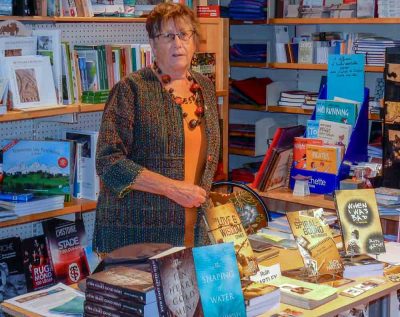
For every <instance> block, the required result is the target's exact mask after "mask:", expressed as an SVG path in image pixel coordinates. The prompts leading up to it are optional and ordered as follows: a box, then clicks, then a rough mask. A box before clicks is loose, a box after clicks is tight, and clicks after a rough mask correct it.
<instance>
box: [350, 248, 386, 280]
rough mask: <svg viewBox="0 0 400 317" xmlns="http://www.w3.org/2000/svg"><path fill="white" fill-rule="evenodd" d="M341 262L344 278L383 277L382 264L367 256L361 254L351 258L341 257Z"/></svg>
mask: <svg viewBox="0 0 400 317" xmlns="http://www.w3.org/2000/svg"><path fill="white" fill-rule="evenodd" d="M342 260H343V263H344V272H343V277H344V278H351V279H353V278H357V277H368V276H383V267H384V263H383V262H380V261H378V260H376V259H374V258H372V257H370V256H369V255H366V254H361V255H356V256H352V257H350V256H348V257H342Z"/></svg>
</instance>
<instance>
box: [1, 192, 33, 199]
mask: <svg viewBox="0 0 400 317" xmlns="http://www.w3.org/2000/svg"><path fill="white" fill-rule="evenodd" d="M32 198H33V193H26V194H21V193H11V192H0V200H5V201H30V200H31V199H32Z"/></svg>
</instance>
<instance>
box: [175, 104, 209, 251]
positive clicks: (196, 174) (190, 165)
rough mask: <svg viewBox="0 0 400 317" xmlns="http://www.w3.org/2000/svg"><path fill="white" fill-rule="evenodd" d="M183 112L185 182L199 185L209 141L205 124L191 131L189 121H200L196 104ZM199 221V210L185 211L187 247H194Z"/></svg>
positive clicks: (186, 106) (187, 105)
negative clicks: (184, 113)
mask: <svg viewBox="0 0 400 317" xmlns="http://www.w3.org/2000/svg"><path fill="white" fill-rule="evenodd" d="M181 107H182V110H183V112H186V113H187V116H186V118H184V120H183V126H184V133H185V181H186V182H190V183H192V184H199V182H200V177H201V174H202V172H203V169H204V166H205V162H206V153H207V140H206V135H205V129H204V124H200V126H197V127H196V128H194V129H193V130H190V129H189V121H190V120H192V119H198V118H197V116H196V115H195V114H194V111H195V110H196V104H195V103H188V104H183V105H182V106H181ZM196 220H197V208H196V207H194V208H186V209H185V240H184V242H185V246H186V247H191V246H193V245H194V226H195V224H196Z"/></svg>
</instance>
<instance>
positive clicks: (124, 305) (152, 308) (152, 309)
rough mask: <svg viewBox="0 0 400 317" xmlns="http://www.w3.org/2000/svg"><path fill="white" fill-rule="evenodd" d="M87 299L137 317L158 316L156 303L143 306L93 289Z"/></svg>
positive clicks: (89, 290)
mask: <svg viewBox="0 0 400 317" xmlns="http://www.w3.org/2000/svg"><path fill="white" fill-rule="evenodd" d="M96 274H97V273H96ZM85 299H86V302H87V303H91V304H95V305H99V306H103V307H105V308H109V307H111V308H114V309H117V310H118V311H120V312H123V313H131V314H135V316H136V315H138V316H158V307H157V303H156V302H152V303H149V304H143V303H139V302H136V301H134V300H129V299H122V298H120V297H119V296H118V295H115V294H113V293H111V292H104V291H94V290H92V289H87V291H86V293H85Z"/></svg>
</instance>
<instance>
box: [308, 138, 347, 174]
mask: <svg viewBox="0 0 400 317" xmlns="http://www.w3.org/2000/svg"><path fill="white" fill-rule="evenodd" d="M306 158H307V166H306V169H307V170H309V171H317V172H322V173H329V174H337V171H338V167H339V165H340V156H339V155H338V148H337V147H336V146H328V145H314V144H307V145H306Z"/></svg>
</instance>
